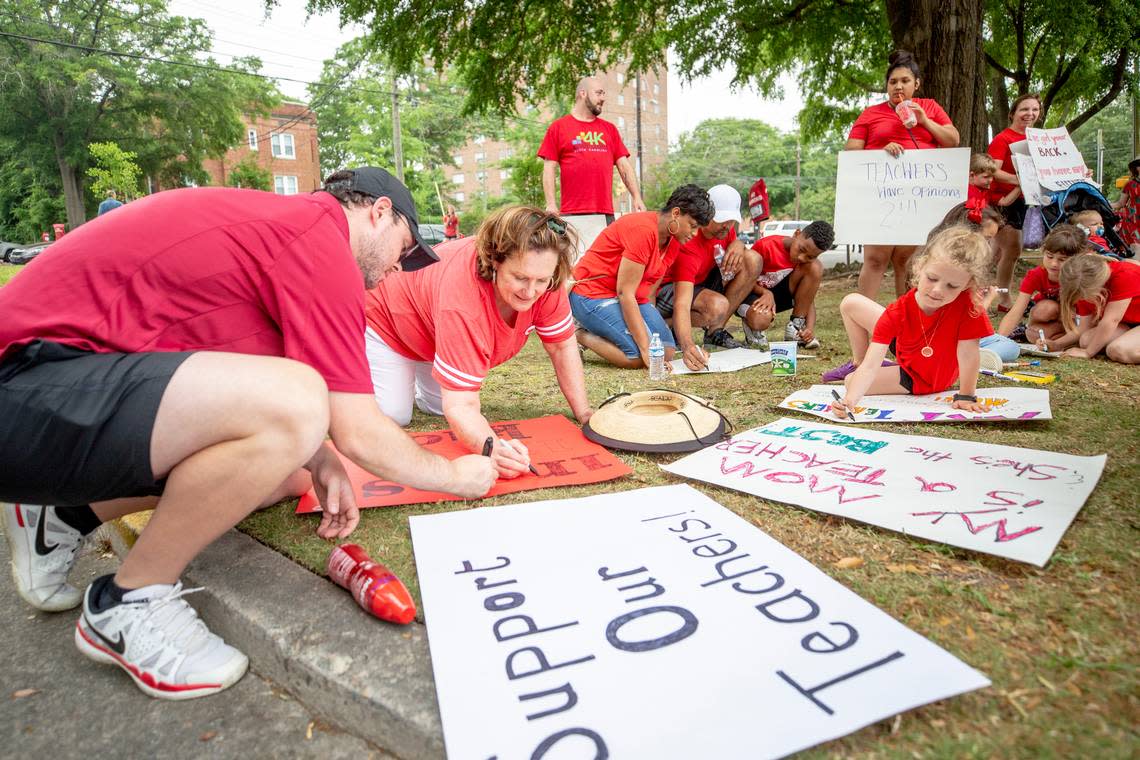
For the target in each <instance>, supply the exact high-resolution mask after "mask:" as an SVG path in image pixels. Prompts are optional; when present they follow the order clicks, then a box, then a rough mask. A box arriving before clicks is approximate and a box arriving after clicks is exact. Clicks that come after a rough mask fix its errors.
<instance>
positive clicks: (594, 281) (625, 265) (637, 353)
mask: <svg viewBox="0 0 1140 760" xmlns="http://www.w3.org/2000/svg"><path fill="white" fill-rule="evenodd" d="M712 218H713V204H712V201H711V200H709V194H708V193H707V192H705V190H704V189H702V188H700V187H697V186H696V185H683V186H681V187H679V188H677V189H676V190H674V191H673V194H672V195H670V196H669V200H667V201H665V206H664V207H663V208H662V209H661V210H660V211H640V212H637V213H634V214H626V215H625V216H623V217H621V218H620V219H618V220H617V221H616V222H614V223H613V224H611V225H610V226H609V227H606V229H605V230H604V231H603V232H602V234H601V235H598V238H597V239H596V240H595V241H594V243H593V245H591V246H590V250H588V251H586V253H585V254H584V255H583V256H582V258H581V260H579V262H578V265H577V266H575V267H574V280H575V283H574V287H573V289H572V290H571V292H570V306H571V308H572V309H573V310H574V317H575V319H577V320H578V322H579V323H581V325H582V329H581V330H580V331H579V332H578V342H579V343H581V344H582V345H583V346H585V347H586V348H588V349H590V350H591V351H593V352H594V353H596V354H598V356H601V357H602V358H603V359H605V360H606V361H608V362H609V363H610V364H613V365H614V366H616V367H622V368H625V369H635V368H637V367H648V366H649V341H650V336H651V335H652V334H653V333H657V334H658V336H660V338H661V342H662V344H663V345H664V346H665V360H666V361H669V360H671V359H672V358H673V352H674V351H675V350H676V347H677V346H676V342H675V341H674V340H673V333H672V331H671V330H670V329H669V326H668V325H667V324H666V323H665V320H664V319H663V318H662V317H661V313H660V312H658V311H657V309H656V307H655V306H654V305H653V304H654V303H655V302H656V300H657V286H658V285H660V283H661V278H662V276H663V275H664V274H665V273H666V272H668V271H669V270H670V269H671V268H672V267H673V262H674V261H675V260H676V258H677V253H678V252H679V251H680V250H681V246H682V245H684V244H685V243H687V242H688V241H689V239H690V238H691V237H693V235H695V234H696V233H697V230H698V229H699V228H700V227H704V226H705V225H706V224H708V223H709V222H710V221H712Z"/></svg>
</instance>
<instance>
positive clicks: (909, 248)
mask: <svg viewBox="0 0 1140 760" xmlns="http://www.w3.org/2000/svg"><path fill="white" fill-rule="evenodd" d="M886 83H887V100H886V101H885V102H882V103H877V104H875V105H873V106H870V107H869V108H867V109H866V110H864V111H863V113H861V114H860V115H859V118H858V119H856V120H855V124H854V125H853V126H852V127H851V133H850V134H849V135H848V136H847V144H846V145H844V146H843V149H844V150H885V151H886V152H887V153H889V154H891V155H892V156H894V157H895V158H898V157H899V156H901V155H902V154H903V152H904V151H906V150H908V149H911V148H914V149H923V148H953V147H956V146H957V145H958V130H957V129H955V127H954V125H953V124H951V123H950V117H949V116H947V115H946V112H945V111H943V110H942V106H940V105H938V103H936V102H935V101H934V100H932V99H930V98H916V97H914V94H915V92H916V91H917V90H918V88H919V87H920V86H921V84H922V77H921V74H920V72H919V69H918V63H916V62H915V60H914V56H913V55H911V54H910V53H908V52H907V51H905V50H896V51H895V52H894V53H891V57H890V59H889V61H888V63H887V78H886ZM917 248H918V246H914V245H873V244H868V245H864V246H863V268H862V270H860V272H859V292H860V293H862V294H863V295H865V296H867V297H868V298H872V299H873V298H874V297H875V296H876V295H877V294H878V292H879V286H880V285H881V284H882V280H883V272H885V271H886V269H887V264H888V263H889V264H891V265H892V266H893V267H894V270H895V293H896V294H897V295H899V296H901V295H902V294H903V293H906V292H907V262H908V261H909V260H910V257H911V255H912V254H913V253H914V252H915V250H916V249H917Z"/></svg>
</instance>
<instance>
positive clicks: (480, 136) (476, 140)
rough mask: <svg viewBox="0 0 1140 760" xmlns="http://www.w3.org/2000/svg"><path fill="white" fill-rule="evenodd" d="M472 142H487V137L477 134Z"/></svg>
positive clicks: (479, 143)
mask: <svg viewBox="0 0 1140 760" xmlns="http://www.w3.org/2000/svg"><path fill="white" fill-rule="evenodd" d="M471 142H473V143H475V144H476V145H482V144H483V143H485V142H487V138H486V137H484V136H483V135H475V139H474V140H472V141H471Z"/></svg>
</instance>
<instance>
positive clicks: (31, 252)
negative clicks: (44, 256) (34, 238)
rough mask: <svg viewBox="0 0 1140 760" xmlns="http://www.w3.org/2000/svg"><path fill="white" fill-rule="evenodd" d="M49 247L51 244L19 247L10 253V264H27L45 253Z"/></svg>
mask: <svg viewBox="0 0 1140 760" xmlns="http://www.w3.org/2000/svg"><path fill="white" fill-rule="evenodd" d="M49 245H51V243H33V244H32V245H21V246H17V247H16V248H13V249H12V250H10V251H8V262H9V263H11V264H27V263H28V262H29V261H31V260H32V259H34V258H35V257H36V256H39V255H40V254H41V253H43V252H44V250H45V249H46V248H47V247H48V246H49Z"/></svg>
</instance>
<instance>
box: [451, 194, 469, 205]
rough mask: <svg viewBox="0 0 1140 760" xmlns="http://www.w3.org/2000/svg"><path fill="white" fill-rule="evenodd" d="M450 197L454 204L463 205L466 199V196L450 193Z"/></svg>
mask: <svg viewBox="0 0 1140 760" xmlns="http://www.w3.org/2000/svg"><path fill="white" fill-rule="evenodd" d="M451 197H452V198H453V199H454V200H455V202H456V203H463V201H465V200H466V199H467V196H466V195H464V194H463V193H452V194H451Z"/></svg>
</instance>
